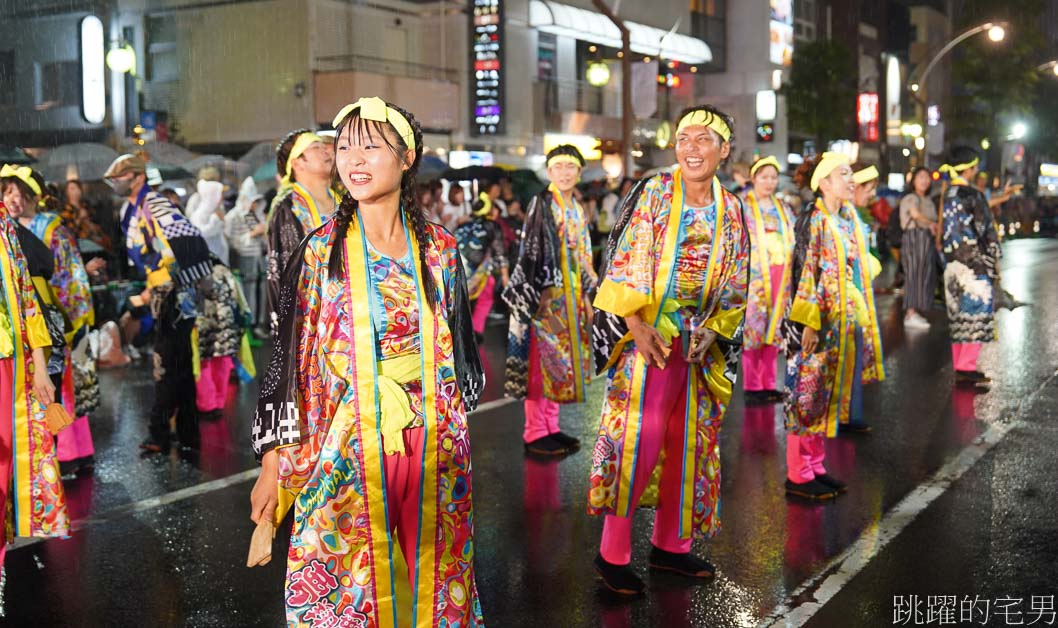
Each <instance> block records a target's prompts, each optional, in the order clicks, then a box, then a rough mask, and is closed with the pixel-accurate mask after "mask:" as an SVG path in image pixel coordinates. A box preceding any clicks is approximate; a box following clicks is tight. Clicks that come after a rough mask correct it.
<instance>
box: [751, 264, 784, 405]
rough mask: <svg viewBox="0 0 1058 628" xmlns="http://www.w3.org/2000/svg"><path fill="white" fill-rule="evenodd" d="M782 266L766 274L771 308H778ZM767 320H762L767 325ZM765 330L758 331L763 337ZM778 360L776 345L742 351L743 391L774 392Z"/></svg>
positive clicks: (771, 267)
mask: <svg viewBox="0 0 1058 628" xmlns="http://www.w3.org/2000/svg"><path fill="white" fill-rule="evenodd" d="M783 268H784V267H783V266H782V265H777V266H770V267H769V268H768V274H769V276H770V277H771V286H772V289H771V306H772V308H773V309H774V308H776V307H778V301H779V294H780V293H781V292H782V291H781V290H779V289H778V288H779V287H780V284H781V283H782V273H783ZM767 322H768V319H767V318H765V319H764V324H765V325H767ZM766 331H767V330H763V329H762V330H760V332H761V335H762V336H763V335H764V334H765V332H766ZM778 358H779V347H778V346H776V345H761V347H760V348H759V349H745V350H743V351H742V375H743V377H745V384H744V388H745V390H776V388H775V371H776V368H777V367H776V362H777V360H778Z"/></svg>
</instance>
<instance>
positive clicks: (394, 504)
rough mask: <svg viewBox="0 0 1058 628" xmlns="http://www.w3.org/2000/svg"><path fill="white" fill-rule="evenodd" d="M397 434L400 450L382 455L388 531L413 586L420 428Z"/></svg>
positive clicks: (420, 442) (420, 479) (419, 466)
mask: <svg viewBox="0 0 1058 628" xmlns="http://www.w3.org/2000/svg"><path fill="white" fill-rule="evenodd" d="M401 434H402V435H403V436H404V453H403V454H387V455H386V456H385V466H386V511H387V513H388V514H389V526H390V530H389V532H390V534H393V532H394V530H395V531H396V533H397V543H398V544H400V551H401V553H402V554H404V560H405V561H406V562H407V564H408V578H409V582H410V584H411V586H412V587H413V588H414V587H415V570H416V567H417V565H416V562H415V561H416V557H417V556H418V543H419V513H420V511H421V510H422V508H421V506H422V502H421V500H420V497H419V487H420V485H421V484H422V460H421V458H422V451H423V444H424V443H423V429H422V428H421V427H414V428H409V429H406V430H404V431H403V432H401ZM427 464H429V463H427ZM423 542H424V543H429V539H423Z"/></svg>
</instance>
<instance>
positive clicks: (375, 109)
mask: <svg viewBox="0 0 1058 628" xmlns="http://www.w3.org/2000/svg"><path fill="white" fill-rule="evenodd" d="M357 109H359V110H360V117H361V118H363V119H364V120H373V121H375V122H389V123H390V124H392V125H393V128H394V129H396V131H397V135H400V137H401V138H402V139H403V140H404V145H405V146H407V147H408V148H410V149H411V150H415V132H414V131H413V130H412V128H411V123H410V122H408V119H407V118H405V117H404V115H403V114H401V112H399V111H397V110H396V109H394V108H393V107H390V106H389V105H387V104H386V101H384V100H382V99H381V98H379V97H378V96H372V97H370V98H361V99H360V100H358V101H356V102H355V103H351V104H348V105H346V106H344V107H342V110H341V111H339V112H338V115H336V116H334V121H333V122H331V126H333V127H334V128H338V125H339V124H341V122H342V120H344V119H345V117H346V116H347V115H349V114H350V113H352V112H354V111H356V110H357Z"/></svg>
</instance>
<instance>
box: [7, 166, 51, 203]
mask: <svg viewBox="0 0 1058 628" xmlns="http://www.w3.org/2000/svg"><path fill="white" fill-rule="evenodd" d="M32 174H33V169H32V168H30V167H29V166H12V165H11V164H5V165H4V167H3V168H2V169H0V178H8V177H14V178H16V179H18V180H19V181H21V182H22V183H25V184H26V185H28V186H29V188H30V189H31V190H33V191H34V192H36V193H37V196H40V193H41V190H40V184H38V183H37V182H36V181H35V180H34V179H33V177H32Z"/></svg>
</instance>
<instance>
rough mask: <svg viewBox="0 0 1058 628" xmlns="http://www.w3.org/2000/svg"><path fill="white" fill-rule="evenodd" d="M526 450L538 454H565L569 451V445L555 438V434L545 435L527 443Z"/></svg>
mask: <svg viewBox="0 0 1058 628" xmlns="http://www.w3.org/2000/svg"><path fill="white" fill-rule="evenodd" d="M525 450H526V451H527V452H529V453H531V454H536V455H538V456H564V455H566V454H568V453H569V447H566V446H565V445H563V444H562V443H560V442H558V441H557V440H555V438H554V437H553V436H545V437H543V438H538V439H536V440H534V441H533V442H531V443H526V444H525Z"/></svg>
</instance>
